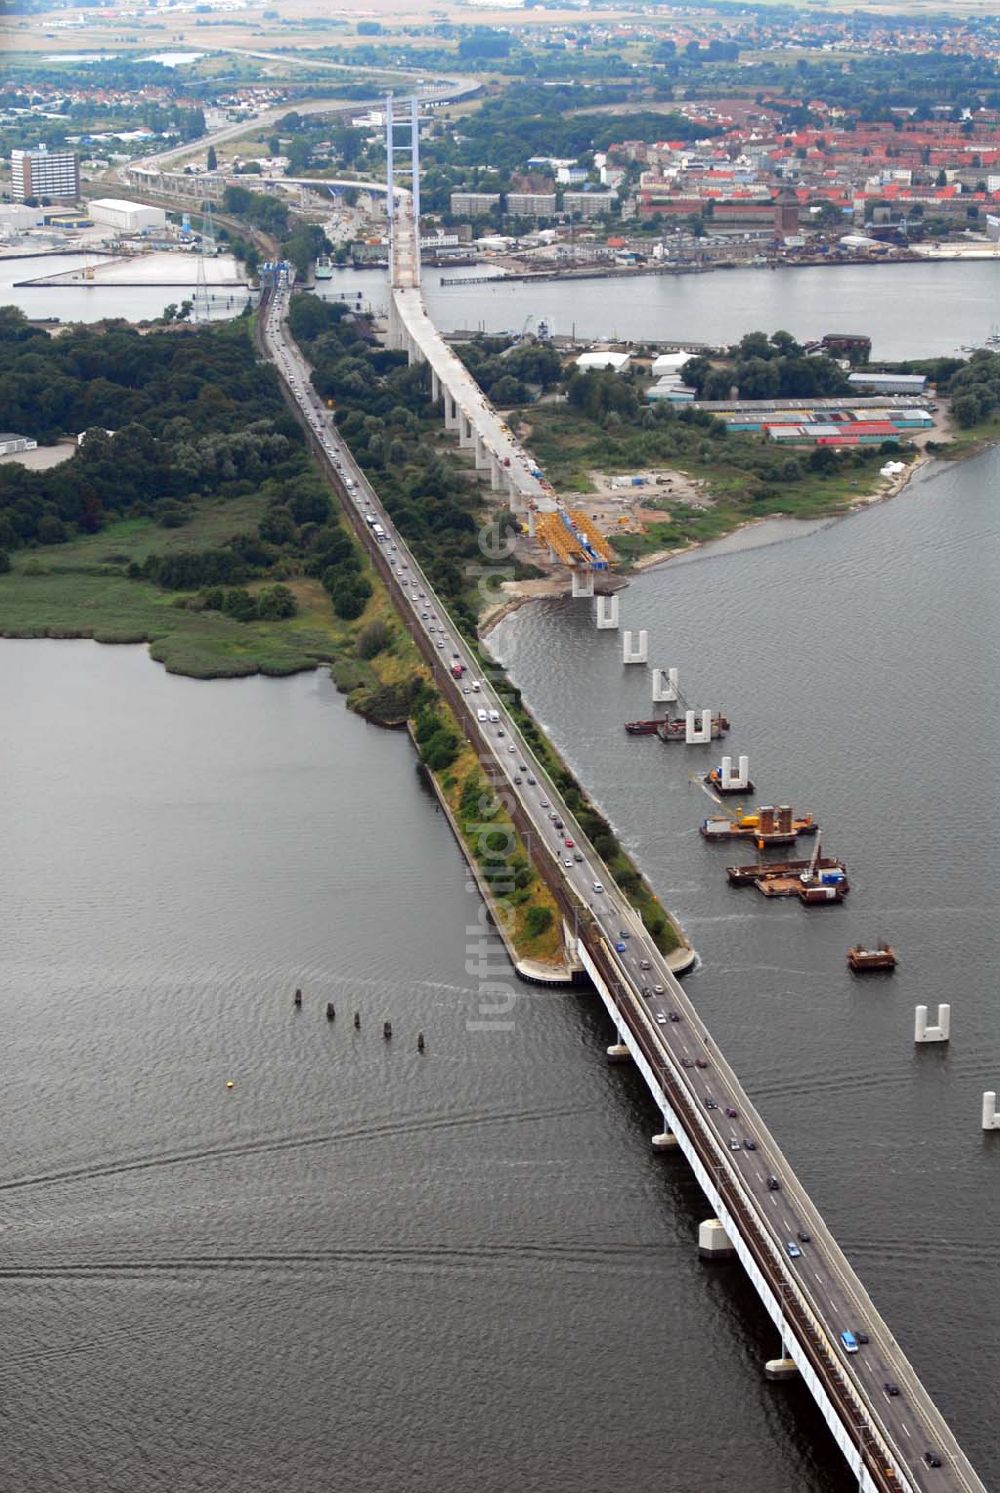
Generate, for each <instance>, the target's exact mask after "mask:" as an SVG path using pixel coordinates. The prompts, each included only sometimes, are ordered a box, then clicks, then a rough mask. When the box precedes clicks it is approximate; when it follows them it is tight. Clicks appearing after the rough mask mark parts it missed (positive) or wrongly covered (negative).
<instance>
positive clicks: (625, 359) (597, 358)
mask: <svg viewBox="0 0 1000 1493" xmlns="http://www.w3.org/2000/svg"><path fill="white" fill-rule="evenodd" d="M631 357H632V354H631V353H613V352H603V351H598V352H589V353H581V354H580V356H579V357H578V358H577V360H576V366H577V367H578V368H579V369H580V372H581V373H592V372H593V371H594V369H595V368H610V369H611V372H612V373H624V372H625V369H626V368H627V367H628V365H629V362H630V360H631Z"/></svg>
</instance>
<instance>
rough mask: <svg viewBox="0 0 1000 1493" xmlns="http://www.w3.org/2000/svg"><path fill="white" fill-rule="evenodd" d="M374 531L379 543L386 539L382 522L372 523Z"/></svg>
mask: <svg viewBox="0 0 1000 1493" xmlns="http://www.w3.org/2000/svg"><path fill="white" fill-rule="evenodd" d="M372 533H373V534H374V535H375V538H376V539H377V540H378V542H379V544H381V543H382V541H383V540H384V539H385V530H384V529H383V527H382V525H381V524H372Z"/></svg>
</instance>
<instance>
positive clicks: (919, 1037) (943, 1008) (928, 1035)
mask: <svg viewBox="0 0 1000 1493" xmlns="http://www.w3.org/2000/svg"><path fill="white" fill-rule="evenodd" d="M914 1018H915V1019H914V1023H913V1040H914V1042H918V1043H919V1042H947V1041H948V1040H949V1038H950V1037H951V1007H950V1006H949V1005H940V1006H938V1011H937V1026H928V1024H927V1007H926V1006H917V1007H916V1010H915V1012H914Z"/></svg>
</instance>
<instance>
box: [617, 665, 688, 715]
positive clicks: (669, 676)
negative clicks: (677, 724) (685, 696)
mask: <svg viewBox="0 0 1000 1493" xmlns="http://www.w3.org/2000/svg"><path fill="white" fill-rule="evenodd" d="M626 662H628V663H631V662H632V660H631V659H627V660H626ZM680 677H681V676H680V671H679V670H678V669H654V670H653V678H652V685H651V689H652V697H653V704H654V705H663V704H670V703H672V702H673V701H674V700H676V699H677V698H678V697H679V694H680Z"/></svg>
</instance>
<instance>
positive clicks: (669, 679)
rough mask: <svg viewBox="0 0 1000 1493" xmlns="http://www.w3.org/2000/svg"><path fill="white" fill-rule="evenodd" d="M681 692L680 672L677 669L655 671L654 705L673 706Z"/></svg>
mask: <svg viewBox="0 0 1000 1493" xmlns="http://www.w3.org/2000/svg"><path fill="white" fill-rule="evenodd" d="M679 691H680V672H679V670H677V669H654V670H653V704H654V705H663V704H672V703H673V701H674V700H676V699H677V697H678V694H679Z"/></svg>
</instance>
